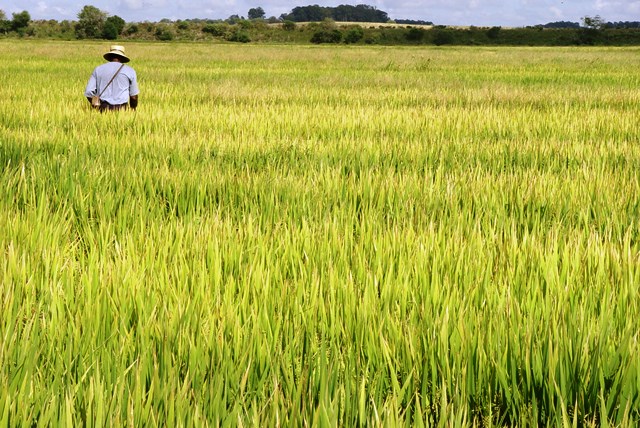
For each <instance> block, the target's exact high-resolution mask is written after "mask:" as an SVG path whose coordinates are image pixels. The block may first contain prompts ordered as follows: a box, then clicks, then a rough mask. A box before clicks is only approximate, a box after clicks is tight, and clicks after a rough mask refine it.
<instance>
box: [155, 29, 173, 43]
mask: <svg viewBox="0 0 640 428" xmlns="http://www.w3.org/2000/svg"><path fill="white" fill-rule="evenodd" d="M155 35H156V39H158V40H161V41H163V42H168V41H170V40H173V39H174V37H175V34H173V31H171V29H170V28H169V27H164V26H163V27H158V28H157V29H156V33H155Z"/></svg>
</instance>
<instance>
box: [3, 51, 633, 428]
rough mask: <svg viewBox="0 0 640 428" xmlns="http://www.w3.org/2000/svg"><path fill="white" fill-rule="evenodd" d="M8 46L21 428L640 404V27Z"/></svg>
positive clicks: (583, 411) (602, 410)
mask: <svg viewBox="0 0 640 428" xmlns="http://www.w3.org/2000/svg"><path fill="white" fill-rule="evenodd" d="M125 47H126V49H127V53H128V54H129V55H130V57H131V58H132V61H131V63H130V65H131V66H133V67H134V68H135V69H136V71H137V73H138V76H139V84H140V89H141V94H140V106H139V108H138V110H137V111H135V112H133V111H126V112H116V113H111V114H99V113H96V112H94V111H92V110H91V109H90V107H89V103H88V102H87V101H86V99H85V98H84V97H83V91H84V86H85V84H86V82H87V79H88V77H89V75H90V73H91V71H92V70H93V68H94V67H95V66H96V65H99V64H100V63H102V61H103V60H102V54H103V53H104V52H106V51H107V50H108V48H109V44H108V42H106V43H98V42H88V43H87V42H85V43H77V42H53V41H37V42H36V41H29V40H6V39H5V40H0V52H2V54H1V55H2V60H1V61H0V76H2V82H1V83H0V427H4V426H11V427H20V426H36V425H37V426H87V427H106V426H136V427H138V426H155V425H160V426H255V427H263V426H274V427H275V426H318V427H329V426H344V427H351V426H442V427H449V426H519V427H537V426H622V427H627V426H629V427H630V426H637V424H639V423H640V358H639V355H640V349H638V340H639V338H640V322H639V321H638V319H640V113H639V112H640V49H638V48H480V47H464V48H462V47H460V48H456V47H446V48H435V47H421V48H411V47H405V48H389V47H379V46H378V47H368V46H360V47H348V46H333V47H319V46H275V45H231V44H203V43H175V44H161V43H129V44H126V45H125Z"/></svg>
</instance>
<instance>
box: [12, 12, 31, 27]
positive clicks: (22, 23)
mask: <svg viewBox="0 0 640 428" xmlns="http://www.w3.org/2000/svg"><path fill="white" fill-rule="evenodd" d="M29 22H31V15H29V12H27V11H26V10H23V11H22V12H20V13H14V14H13V20H12V21H11V29H12V30H13V31H17V32H21V31H23V30H24V29H25V28H27V27H28V26H29Z"/></svg>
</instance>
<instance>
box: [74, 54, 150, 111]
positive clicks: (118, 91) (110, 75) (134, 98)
mask: <svg viewBox="0 0 640 428" xmlns="http://www.w3.org/2000/svg"><path fill="white" fill-rule="evenodd" d="M104 59H106V60H107V61H108V62H107V63H106V64H102V65H99V66H97V67H96V68H95V69H94V70H93V73H91V77H90V78H89V82H88V83H87V88H86V89H85V91H84V95H85V97H87V100H89V103H91V105H92V106H93V107H95V108H97V109H99V110H100V111H101V112H102V111H105V110H124V109H126V108H127V107H131V108H132V109H133V110H135V109H136V107H138V93H139V92H140V91H139V89H138V81H137V77H136V72H135V70H134V69H133V68H131V67H129V66H128V65H125V63H127V62H129V58H128V57H127V56H126V55H125V53H124V46H118V45H113V46H111V50H110V51H109V52H107V53H106V54H104Z"/></svg>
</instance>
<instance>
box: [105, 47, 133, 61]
mask: <svg viewBox="0 0 640 428" xmlns="http://www.w3.org/2000/svg"><path fill="white" fill-rule="evenodd" d="M114 55H116V56H118V57H120V62H122V63H125V62H129V61H130V60H129V57H127V56H126V55H125V53H124V46H120V45H111V50H110V51H109V52H107V53H106V54H104V55H103V57H104V59H106V60H107V61H111V58H112V57H113V56H114Z"/></svg>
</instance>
